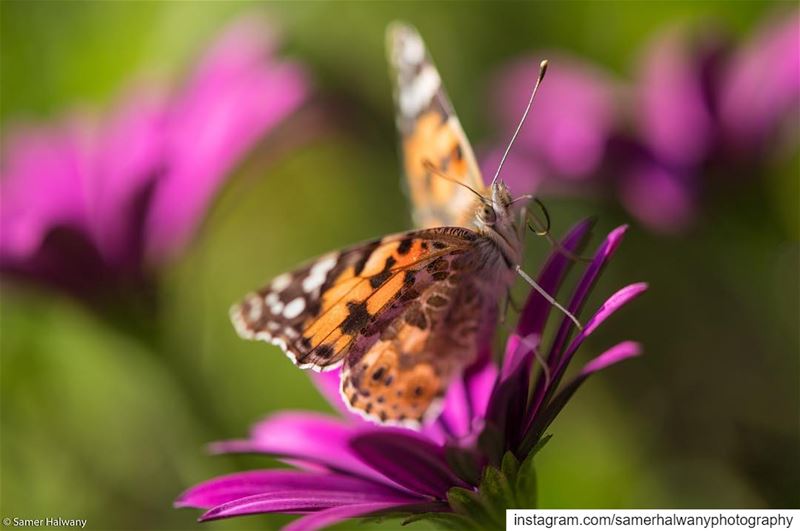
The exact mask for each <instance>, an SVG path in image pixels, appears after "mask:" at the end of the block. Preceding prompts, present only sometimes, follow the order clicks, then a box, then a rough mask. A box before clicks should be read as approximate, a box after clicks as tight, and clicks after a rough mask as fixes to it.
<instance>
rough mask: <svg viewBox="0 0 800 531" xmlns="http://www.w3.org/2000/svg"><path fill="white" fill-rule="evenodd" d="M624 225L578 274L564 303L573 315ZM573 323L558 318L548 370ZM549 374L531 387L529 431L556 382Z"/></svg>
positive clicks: (560, 352) (559, 355)
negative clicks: (568, 299)
mask: <svg viewBox="0 0 800 531" xmlns="http://www.w3.org/2000/svg"><path fill="white" fill-rule="evenodd" d="M627 229H628V227H627V225H622V226H620V227H617V228H616V229H614V230H613V231H611V233H609V235H608V236H607V237H606V239H605V241H604V242H603V243H602V244H601V245H600V247H599V248H598V249H597V252H596V253H595V255H594V258H593V259H592V262H591V263H590V264H589V266H588V267H587V268H586V271H585V272H584V273H583V277H582V278H581V280H580V282H578V285H577V286H576V288H575V291H574V293H573V294H572V299H571V300H570V303H569V305H568V306H567V309H569V311H570V312H572V314H573V315H578V313H579V312H580V310H581V308H582V307H583V304H584V303H585V302H586V298H587V297H588V295H589V292H590V291H591V289H592V287H593V286H594V284H595V282H596V281H597V279H598V278H599V276H600V273H601V272H602V270H603V268H604V267H605V265H606V263H608V260H609V259H610V258H611V256H612V255H613V254H614V251H616V249H617V247H619V244H620V243H621V242H622V237H623V236H624V234H625V231H626V230H627ZM573 327H574V324H573V322H572V320H571V319H568V318H567V317H564V318H563V319H562V320H561V326H560V327H559V329H558V331H557V332H556V336H555V338H554V339H553V344H552V345H551V347H550V352H549V353H548V355H547V364H548V366H549V367H550V368H551V370H554V369H555V368H556V367H558V366H559V363H560V360H561V358H562V355H563V348H564V344H565V343H566V341H567V338H568V337H569V334H570V332H571V331H572V328H573ZM551 376H552V380H551V381H549V382H546V381H545V380H544V379H543V378H540V379H538V380H537V381H536V385H535V387H534V389H533V398H532V399H531V406H530V407H529V408H528V414H527V418H526V422H525V424H524V425H525V431H529V428H530V425H531V424H532V423H533V421H534V419H535V417H536V415H537V414H538V413H539V410H540V409H541V407H542V404H543V403H544V401H545V398H546V397H547V396H549V395H550V394H551V393H552V392H553V390H554V389H555V387H556V386H557V385H558V381H559V380H558V378H559V377H558V375H557V374H555V373H554V374H551Z"/></svg>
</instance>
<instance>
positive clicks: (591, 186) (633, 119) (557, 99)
mask: <svg viewBox="0 0 800 531" xmlns="http://www.w3.org/2000/svg"><path fill="white" fill-rule="evenodd" d="M534 56H535V57H537V58H539V57H545V56H547V54H544V53H537V54H534ZM550 57H555V59H553V60H552V61H551V66H550V70H549V73H548V78H547V79H546V80H545V82H544V83H543V84H542V88H541V93H540V97H541V100H540V101H539V104H538V105H537V107H536V109H535V110H534V112H533V114H532V115H531V122H532V123H531V124H530V125H529V126H528V127H527V128H526V129H524V131H525V132H524V133H523V134H521V135H520V137H519V140H518V143H517V146H515V148H514V150H513V151H512V153H513V155H512V156H511V157H509V161H508V163H507V166H506V169H505V170H504V171H505V172H506V173H505V175H506V176H507V177H506V178H507V180H509V181H510V182H512V183H515V184H518V187H515V190H519V191H525V192H530V191H533V190H536V189H539V188H540V187H545V188H547V189H549V190H550V191H552V192H555V193H569V194H587V193H592V192H595V191H598V190H599V189H601V187H607V188H611V189H612V190H614V191H615V192H616V193H617V195H618V196H619V201H620V202H621V203H622V205H623V206H625V207H626V208H627V209H628V210H629V211H630V212H631V213H632V214H633V215H634V216H636V217H637V218H638V219H639V220H640V221H642V222H643V223H644V224H646V225H647V226H649V227H651V228H653V229H655V230H658V231H663V232H676V231H679V230H681V229H683V228H685V227H687V226H688V225H690V224H691V223H692V221H693V220H694V218H695V216H696V213H697V211H698V210H699V208H700V206H701V200H702V197H703V195H704V194H705V193H706V191H707V190H706V189H707V187H708V182H709V179H707V178H704V177H706V176H707V175H709V174H711V173H720V174H723V175H725V177H726V181H727V182H731V181H732V179H731V176H732V175H737V174H744V173H748V174H751V173H757V172H754V171H753V170H754V169H755V168H758V166H759V165H760V164H764V159H765V157H766V156H767V155H768V152H769V148H770V147H771V146H772V145H773V144H778V145H785V144H786V143H787V142H786V138H785V137H786V136H789V137H791V141H790V142H789V143H791V144H796V143H797V142H796V140H797V131H798V130H797V127H796V122H797V118H798V108H799V105H800V66H799V65H800V15H798V13H797V12H794V13H790V14H789V15H788V16H784V17H781V18H780V19H777V18H776V19H770V20H768V21H767V22H766V23H765V24H763V25H762V27H760V28H759V29H758V30H757V31H756V32H755V36H754V37H753V38H752V39H751V40H750V41H749V42H747V43H745V44H744V45H743V46H741V47H740V48H737V49H734V48H732V47H731V46H730V45H728V44H727V43H726V42H725V41H724V40H723V39H721V38H717V36H716V35H715V34H714V33H713V32H705V33H704V34H703V35H702V36H699V35H698V34H697V33H695V32H690V31H688V29H686V28H669V29H667V30H666V31H664V32H662V33H661V34H660V35H658V36H657V37H656V38H655V39H654V40H653V41H652V42H651V43H650V45H649V46H648V47H647V48H646V49H645V51H644V53H643V54H642V56H641V57H640V59H639V61H638V66H637V67H636V70H635V74H634V78H633V81H632V82H631V83H629V84H628V85H625V84H623V83H622V82H615V81H613V80H612V79H611V78H610V76H609V75H606V74H603V73H602V72H599V71H598V69H597V68H596V67H592V66H590V65H588V64H586V63H581V62H580V61H579V60H577V59H571V58H568V57H563V56H562V57H559V56H558V55H552V54H551V55H550ZM537 65H538V59H536V60H534V59H533V58H532V57H531V58H526V59H523V60H516V61H514V62H513V63H511V64H510V65H509V66H507V67H504V68H503V69H501V70H500V72H499V74H498V77H497V80H496V81H495V82H494V87H495V88H494V96H495V98H494V108H495V111H496V112H494V115H495V116H497V120H498V125H499V127H500V128H502V130H504V131H510V130H512V128H513V124H514V123H515V119H517V117H518V116H519V113H520V112H521V110H522V109H523V108H524V102H525V101H526V99H525V98H527V95H528V91H529V90H530V87H531V85H532V84H533V80H535V77H536V73H537V68H538V67H537ZM622 102H625V104H624V105H623V104H622ZM506 141H507V140H506V139H504V138H503V139H501V140H499V141H498V145H500V146H504V145H505V142H506ZM498 155H499V151H498V149H490V150H487V154H486V157H485V158H484V162H485V167H487V168H491V169H492V170H493V169H494V168H495V167H496V164H497V160H498V159H499V156H498ZM488 174H489V175H491V174H493V171H492V172H489V173H488Z"/></svg>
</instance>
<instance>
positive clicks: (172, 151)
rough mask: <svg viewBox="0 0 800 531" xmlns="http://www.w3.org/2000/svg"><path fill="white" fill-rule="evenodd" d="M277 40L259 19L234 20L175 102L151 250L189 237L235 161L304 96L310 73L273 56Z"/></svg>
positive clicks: (170, 247) (155, 252) (167, 248)
mask: <svg viewBox="0 0 800 531" xmlns="http://www.w3.org/2000/svg"><path fill="white" fill-rule="evenodd" d="M271 48H272V44H271V41H270V40H269V37H268V33H267V32H266V31H265V29H264V28H263V27H262V25H261V24H258V23H257V22H255V21H253V20H245V21H243V22H240V23H238V24H235V25H233V26H232V27H231V28H230V29H229V30H228V31H227V32H226V33H225V34H224V35H223V37H222V39H221V40H220V41H219V42H218V43H217V45H216V46H215V47H214V48H213V49H212V50H211V52H210V53H209V56H208V58H207V59H206V61H205V62H204V64H203V65H202V66H201V68H200V69H199V71H198V73H197V76H196V77H195V79H194V80H193V81H192V84H191V85H190V86H189V88H188V89H187V91H186V92H185V94H184V95H183V97H182V98H181V99H180V102H181V103H180V105H178V106H176V108H175V109H174V110H173V115H172V116H171V117H170V119H171V123H170V126H171V131H170V145H169V146H168V149H169V162H170V166H169V168H168V174H167V175H165V177H164V179H163V181H162V183H161V184H160V185H159V188H158V190H156V195H155V197H154V202H153V206H152V211H151V213H150V216H149V218H148V226H147V234H148V245H149V249H148V251H149V254H150V255H151V256H155V257H159V256H162V255H164V254H165V253H168V252H172V251H174V248H175V247H180V246H181V245H182V244H184V243H185V242H186V240H187V239H188V237H189V236H190V235H191V233H192V231H193V230H194V227H195V226H196V225H197V223H198V222H199V219H200V218H201V216H202V215H203V213H204V212H205V210H206V208H207V207H208V203H209V202H210V200H211V197H212V195H213V194H214V192H215V191H216V190H217V188H218V187H219V186H220V184H221V183H222V181H223V179H224V178H225V176H226V175H227V174H228V173H229V172H230V171H231V169H232V167H233V165H234V164H235V163H236V162H237V161H238V160H239V159H240V158H241V157H242V155H243V154H244V153H245V152H246V151H247V150H248V149H249V148H250V147H252V146H253V144H254V143H255V142H256V141H257V140H258V139H259V138H260V137H261V136H262V135H263V134H264V133H265V132H267V131H269V130H270V129H271V128H273V127H274V126H275V125H276V124H278V123H279V122H280V121H281V120H283V119H284V118H285V117H286V116H287V115H289V114H290V113H291V112H292V111H294V110H295V109H297V108H298V107H299V105H300V104H301V103H302V102H303V100H304V99H305V97H306V92H307V89H306V86H307V82H306V78H305V75H304V73H303V72H302V71H301V70H300V68H298V67H297V66H296V65H292V64H288V63H283V64H275V63H274V62H272V61H271V59H270V57H269V56H268V53H267V52H268V51H270V50H271Z"/></svg>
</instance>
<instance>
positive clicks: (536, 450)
mask: <svg viewBox="0 0 800 531" xmlns="http://www.w3.org/2000/svg"><path fill="white" fill-rule="evenodd" d="M552 438H553V434H552V433H548V434H547V435H544V436H542V438H541V439H539V440H538V441H536V444H534V445H533V448H531V451H530V452H529V453H528V457H532V456H534V455H536V454H538V453H539V452H540V451H542V449H543V448H544V447H545V446H546V445H547V443H549V442H550V439H552Z"/></svg>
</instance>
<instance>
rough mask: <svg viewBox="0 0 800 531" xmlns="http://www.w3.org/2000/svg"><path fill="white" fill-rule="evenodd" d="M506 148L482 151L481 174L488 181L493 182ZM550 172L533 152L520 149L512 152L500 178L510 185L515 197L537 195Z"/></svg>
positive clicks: (516, 148)
mask: <svg viewBox="0 0 800 531" xmlns="http://www.w3.org/2000/svg"><path fill="white" fill-rule="evenodd" d="M505 149H506V146H502V147H497V146H496V147H493V148H490V149H487V150H482V152H481V157H480V164H481V172H482V173H483V176H484V178H485V179H486V181H487V184H488V183H489V181H491V179H492V177H493V176H494V174H495V172H496V171H497V167H498V166H499V165H500V161H501V160H502V158H503V153H504V152H505ZM547 176H548V172H547V170H546V168H545V167H544V164H543V163H542V161H541V160H539V159H538V158H537V157H536V156H535V155H534V154H533V153H532V152H531V151H523V150H522V149H521V148H520V147H515V148H514V149H512V150H511V152H510V153H509V154H508V157H507V158H506V161H505V162H504V163H503V169H502V171H501V172H500V178H501V179H502V180H503V181H504V182H505V183H506V184H507V185H508V188H509V190H511V191H512V192H513V193H514V195H517V196H519V195H524V194H535V193H537V192H538V191H539V188H540V185H541V184H542V183H543V182H544V181H545V178H546V177H547Z"/></svg>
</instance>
